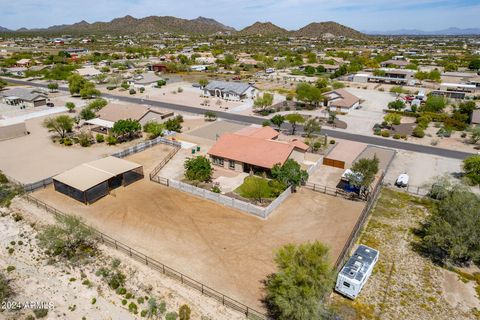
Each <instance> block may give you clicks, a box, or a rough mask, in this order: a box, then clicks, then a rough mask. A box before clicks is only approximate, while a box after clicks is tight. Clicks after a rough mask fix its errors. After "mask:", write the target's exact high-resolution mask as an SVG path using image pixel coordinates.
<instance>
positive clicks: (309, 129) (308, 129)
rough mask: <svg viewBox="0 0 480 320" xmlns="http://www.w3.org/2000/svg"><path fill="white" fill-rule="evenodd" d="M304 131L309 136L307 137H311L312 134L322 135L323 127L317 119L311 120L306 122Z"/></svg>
mask: <svg viewBox="0 0 480 320" xmlns="http://www.w3.org/2000/svg"><path fill="white" fill-rule="evenodd" d="M303 130H304V131H305V133H306V134H307V137H309V138H310V137H311V136H312V134H314V133H320V131H321V130H322V126H321V125H320V122H319V121H318V120H317V119H315V118H310V119H308V120H307V122H305V125H304V126H303Z"/></svg>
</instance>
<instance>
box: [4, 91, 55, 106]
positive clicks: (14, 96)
mask: <svg viewBox="0 0 480 320" xmlns="http://www.w3.org/2000/svg"><path fill="white" fill-rule="evenodd" d="M0 98H1V99H2V102H3V103H5V104H9V105H13V106H17V105H18V106H22V107H26V108H29V107H32V108H33V107H40V106H44V105H46V104H47V99H48V98H47V95H46V94H44V93H43V92H39V91H37V90H35V89H31V88H30V89H29V88H11V89H7V90H3V91H0Z"/></svg>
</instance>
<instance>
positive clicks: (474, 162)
mask: <svg viewBox="0 0 480 320" xmlns="http://www.w3.org/2000/svg"><path fill="white" fill-rule="evenodd" d="M463 171H464V172H465V176H466V177H467V178H468V179H469V180H470V181H471V182H472V183H473V184H475V185H480V155H473V156H470V157H468V158H466V159H465V160H463Z"/></svg>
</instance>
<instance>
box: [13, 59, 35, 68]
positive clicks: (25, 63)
mask: <svg viewBox="0 0 480 320" xmlns="http://www.w3.org/2000/svg"><path fill="white" fill-rule="evenodd" d="M15 65H16V66H17V67H23V68H28V67H30V66H31V65H32V60H30V59H20V60H18V61H17V63H16V64H15Z"/></svg>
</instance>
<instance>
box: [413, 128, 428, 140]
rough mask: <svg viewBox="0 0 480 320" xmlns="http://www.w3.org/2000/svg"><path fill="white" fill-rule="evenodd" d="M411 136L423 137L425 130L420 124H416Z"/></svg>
mask: <svg viewBox="0 0 480 320" xmlns="http://www.w3.org/2000/svg"><path fill="white" fill-rule="evenodd" d="M412 136H414V137H417V138H423V137H425V131H424V129H423V128H422V127H421V126H416V127H415V129H413V132H412Z"/></svg>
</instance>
